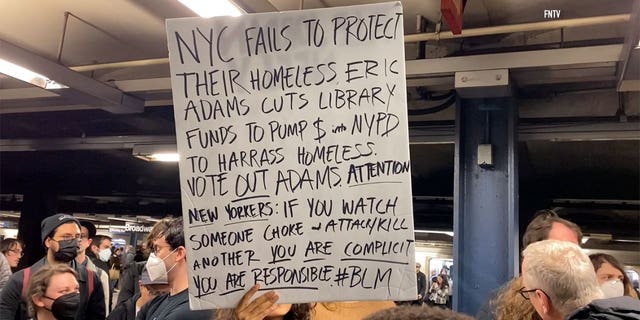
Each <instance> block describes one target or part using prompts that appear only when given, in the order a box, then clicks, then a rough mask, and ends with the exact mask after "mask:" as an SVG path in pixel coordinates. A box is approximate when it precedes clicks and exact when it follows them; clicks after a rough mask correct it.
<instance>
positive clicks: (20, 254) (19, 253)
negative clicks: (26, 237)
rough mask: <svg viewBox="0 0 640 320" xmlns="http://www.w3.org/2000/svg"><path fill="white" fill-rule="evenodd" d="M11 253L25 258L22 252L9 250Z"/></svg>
mask: <svg viewBox="0 0 640 320" xmlns="http://www.w3.org/2000/svg"><path fill="white" fill-rule="evenodd" d="M9 251H11V252H13V253H15V254H17V255H19V256H20V257H21V258H22V257H24V252H22V251H20V250H16V249H13V250H9Z"/></svg>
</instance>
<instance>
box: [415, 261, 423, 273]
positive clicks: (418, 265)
mask: <svg viewBox="0 0 640 320" xmlns="http://www.w3.org/2000/svg"><path fill="white" fill-rule="evenodd" d="M420 267H422V266H421V265H420V264H419V263H417V262H416V273H418V272H420Z"/></svg>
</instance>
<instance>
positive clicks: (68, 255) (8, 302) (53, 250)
mask: <svg viewBox="0 0 640 320" xmlns="http://www.w3.org/2000/svg"><path fill="white" fill-rule="evenodd" d="M41 236H42V244H43V245H44V246H45V247H46V249H47V255H46V257H44V258H42V259H41V260H40V261H38V262H36V263H34V264H33V265H32V266H30V267H28V268H26V269H24V270H21V271H18V272H16V273H14V274H13V275H12V276H11V278H9V282H8V283H7V286H6V287H5V288H4V289H3V290H2V292H1V293H0V320H14V319H27V315H26V307H25V301H24V300H23V297H24V296H26V293H27V292H26V290H27V288H26V286H27V283H26V282H27V280H28V279H30V275H31V276H33V275H34V274H35V273H37V271H38V270H39V269H41V268H43V267H44V266H49V265H52V266H53V265H65V266H67V267H71V268H72V269H73V270H75V272H76V274H77V283H78V284H79V295H78V296H77V297H72V296H68V297H65V298H63V299H62V300H60V301H59V302H57V303H55V302H53V301H52V300H51V299H50V298H51V296H48V297H49V302H48V303H49V304H51V305H52V306H53V307H52V309H51V310H52V311H53V312H54V313H55V312H56V311H55V310H58V308H59V307H58V306H59V305H64V304H65V303H69V302H75V299H78V303H76V305H77V306H78V307H77V310H75V312H74V315H73V317H71V318H73V319H79V320H84V319H90V320H94V319H95V320H98V319H100V320H102V319H104V318H105V309H106V306H105V300H104V291H103V289H102V284H101V282H100V278H99V276H98V275H97V274H96V273H95V272H93V271H90V270H88V269H87V268H86V267H82V266H81V265H78V264H76V262H75V260H74V259H75V257H76V255H77V254H78V249H79V247H78V239H79V238H80V222H78V220H77V219H75V218H74V217H72V216H70V215H66V214H57V215H54V216H51V217H48V218H46V219H44V220H43V221H42V223H41ZM43 299H45V300H47V298H46V297H43ZM72 299H73V300H72ZM54 303H55V305H54ZM63 309H65V310H67V312H70V311H68V308H63Z"/></svg>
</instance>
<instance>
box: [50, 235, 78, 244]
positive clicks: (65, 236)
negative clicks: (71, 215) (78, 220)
mask: <svg viewBox="0 0 640 320" xmlns="http://www.w3.org/2000/svg"><path fill="white" fill-rule="evenodd" d="M60 239H62V240H56V239H53V238H52V239H51V240H53V241H56V242H57V241H69V240H80V234H73V235H68V234H66V235H63V236H60Z"/></svg>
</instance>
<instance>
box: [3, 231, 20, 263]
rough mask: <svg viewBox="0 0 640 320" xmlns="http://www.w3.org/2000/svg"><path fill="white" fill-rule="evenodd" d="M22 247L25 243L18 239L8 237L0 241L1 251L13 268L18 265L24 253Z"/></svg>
mask: <svg viewBox="0 0 640 320" xmlns="http://www.w3.org/2000/svg"><path fill="white" fill-rule="evenodd" d="M22 249H24V244H23V243H22V241H20V240H18V239H13V238H6V239H4V240H2V242H0V252H2V254H4V256H5V257H6V258H7V262H9V266H10V267H11V268H15V267H17V266H18V262H20V258H22V256H23V255H24V253H23V251H22Z"/></svg>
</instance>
